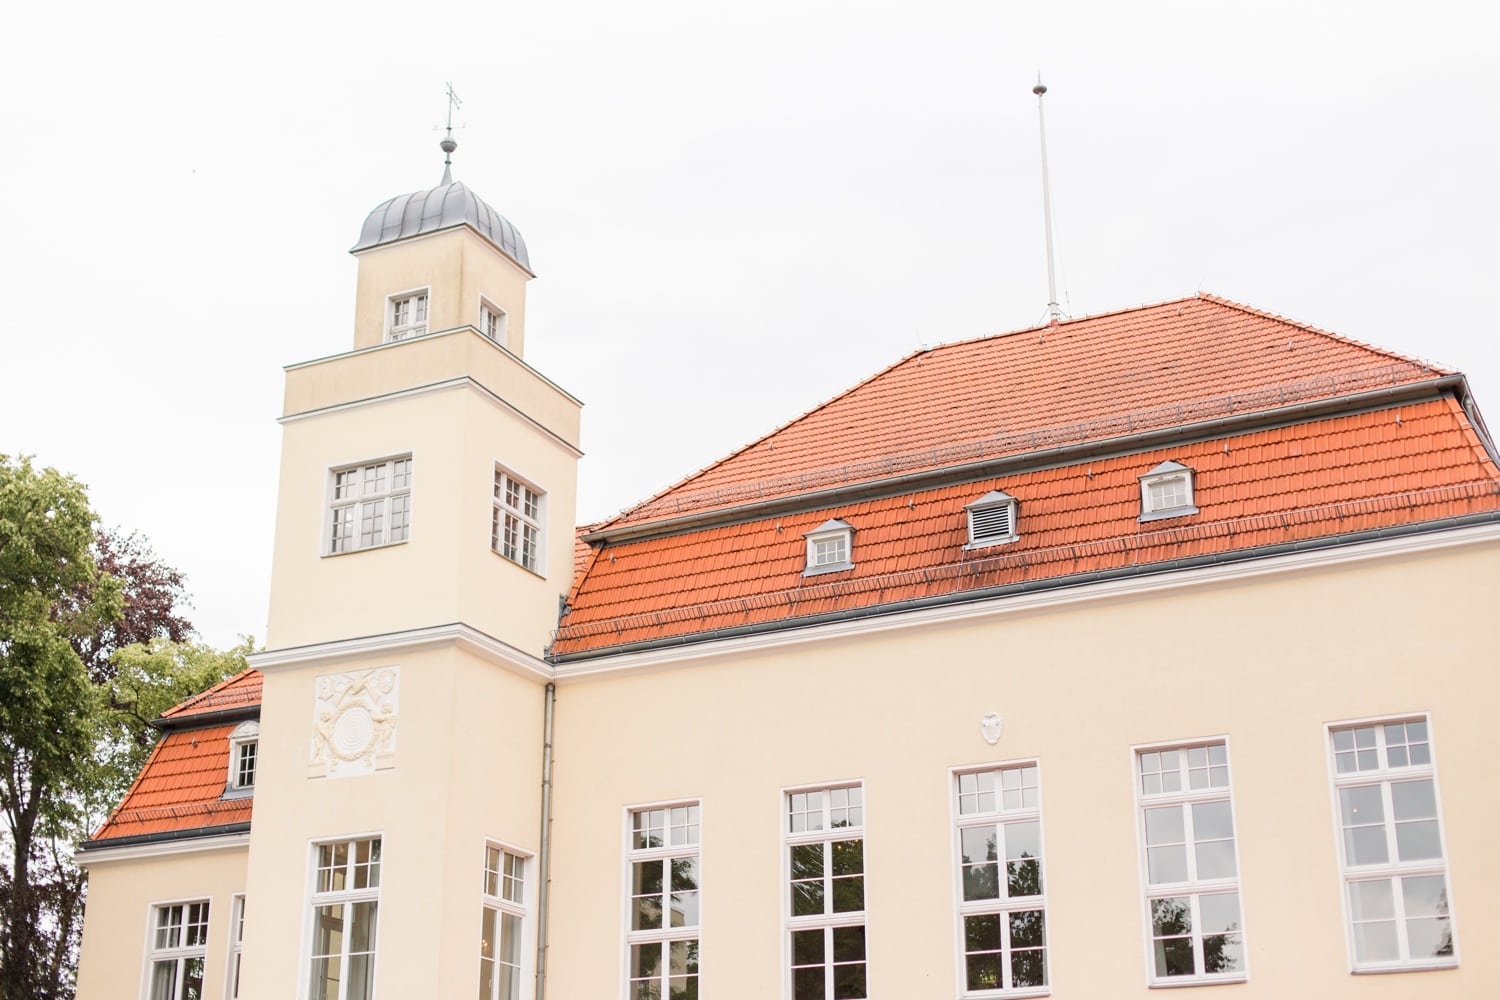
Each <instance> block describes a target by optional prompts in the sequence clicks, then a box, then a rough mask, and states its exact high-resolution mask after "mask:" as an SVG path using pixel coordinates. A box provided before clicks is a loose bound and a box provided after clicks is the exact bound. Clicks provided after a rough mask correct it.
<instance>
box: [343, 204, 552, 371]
mask: <svg viewBox="0 0 1500 1000" xmlns="http://www.w3.org/2000/svg"><path fill="white" fill-rule="evenodd" d="M357 256H358V257H359V276H358V278H357V280H356V285H355V293H354V295H355V298H354V346H355V347H357V348H358V347H372V346H374V345H376V344H379V343H381V342H382V341H384V340H385V324H386V302H387V300H388V299H389V298H390V297H391V296H392V295H396V294H399V293H402V292H409V291H416V290H419V289H422V288H428V289H429V292H428V300H427V308H428V315H427V328H428V329H429V330H433V331H437V330H447V329H450V328H451V327H456V326H465V325H468V326H475V327H477V326H479V300H480V296H484V297H485V298H488V299H489V300H490V301H491V302H493V303H494V304H495V305H497V306H499V307H500V308H501V309H503V310H505V311H506V313H507V314H508V315H509V321H508V329H507V343H506V344H505V346H506V347H507V348H509V349H510V351H511V352H512V353H514V354H516V355H517V356H520V355H522V354H524V348H525V343H526V282H527V281H529V280H530V278H531V275H529V274H527V273H526V272H525V271H524V270H522V269H521V267H520V266H519V265H517V264H516V263H515V262H514V261H512V260H511V259H510V258H509V257H507V256H505V254H503V253H501V252H500V251H499V250H497V249H495V248H494V247H493V246H491V245H490V243H489V242H488V241H486V240H484V239H483V238H482V237H480V236H478V235H477V234H476V233H474V232H473V231H472V230H470V229H469V228H468V227H467V226H459V227H456V228H453V229H445V230H442V231H441V232H436V233H429V234H427V235H425V236H418V237H415V238H413V239H409V240H404V241H402V242H400V243H392V244H387V245H385V246H380V247H376V248H374V249H373V250H364V251H361V252H360V253H359V254H358V255H357Z"/></svg>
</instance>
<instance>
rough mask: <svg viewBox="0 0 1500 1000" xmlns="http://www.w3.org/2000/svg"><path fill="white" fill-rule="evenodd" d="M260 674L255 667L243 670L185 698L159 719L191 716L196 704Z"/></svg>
mask: <svg viewBox="0 0 1500 1000" xmlns="http://www.w3.org/2000/svg"><path fill="white" fill-rule="evenodd" d="M259 672H260V671H258V670H256V669H255V668H254V667H246V668H245V669H244V670H241V671H240V672H239V673H237V674H235V675H233V676H232V677H226V678H224V679H223V680H222V681H220V682H219V683H217V684H215V685H214V686H213V687H211V688H205V689H204V690H202V691H199V692H198V693H197V694H195V695H193V696H192V697H189V698H185V699H184V700H182V701H180V702H178V703H177V704H175V705H173V706H172V707H171V708H169V709H167V710H166V711H165V712H163V713H161V715H160V716H159V718H162V719H176V718H179V717H181V716H184V715H191V714H192V712H191V711H190V710H191V708H192V706H193V705H194V704H195V703H197V702H201V701H203V700H204V699H206V698H208V697H209V696H210V695H213V694H217V693H218V692H220V691H222V690H224V689H225V688H227V687H229V686H230V685H231V684H234V683H236V682H238V681H241V680H243V679H244V678H245V677H246V675H248V674H252V673H259Z"/></svg>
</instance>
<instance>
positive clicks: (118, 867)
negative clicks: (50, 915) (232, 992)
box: [78, 844, 248, 1000]
mask: <svg viewBox="0 0 1500 1000" xmlns="http://www.w3.org/2000/svg"><path fill="white" fill-rule="evenodd" d="M247 855H248V851H247V849H246V848H245V846H244V845H243V844H241V845H239V846H238V847H234V848H230V849H224V850H209V851H194V852H191V853H181V854H171V855H167V856H163V857H156V858H141V859H133V860H119V861H100V862H95V863H91V864H89V865H88V874H89V896H88V904H87V907H86V908H85V910H84V923H83V949H82V953H81V954H80V956H79V963H78V1000H139V998H140V997H141V996H143V989H144V985H145V976H146V974H147V969H146V955H147V952H148V934H149V931H150V929H151V927H152V926H153V924H152V907H153V906H155V905H157V904H170V903H183V902H196V901H197V900H201V899H207V900H209V908H208V921H209V923H208V952H207V956H206V957H207V961H206V963H205V968H204V974H203V997H204V1000H219V998H221V997H223V996H224V992H225V987H226V985H227V983H228V975H229V965H228V961H229V944H230V939H229V918H230V914H231V911H232V909H233V907H232V905H231V901H232V898H233V896H234V894H235V893H237V892H244V891H245V863H246V857H247Z"/></svg>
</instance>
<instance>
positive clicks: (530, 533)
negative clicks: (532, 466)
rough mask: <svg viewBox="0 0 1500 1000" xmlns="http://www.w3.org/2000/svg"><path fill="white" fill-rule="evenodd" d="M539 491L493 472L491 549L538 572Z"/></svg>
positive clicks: (540, 530)
mask: <svg viewBox="0 0 1500 1000" xmlns="http://www.w3.org/2000/svg"><path fill="white" fill-rule="evenodd" d="M543 496H544V494H542V493H541V492H540V491H539V490H537V489H536V488H535V487H533V486H532V485H531V484H530V483H527V482H523V481H522V480H520V479H517V478H516V477H515V476H513V475H511V474H510V473H509V472H507V471H505V470H504V469H501V468H496V469H495V498H494V505H495V509H494V514H493V518H492V521H491V524H490V547H491V548H493V549H494V550H495V551H496V552H498V553H500V554H501V555H502V556H504V557H505V558H507V559H509V560H510V561H511V562H513V563H518V564H520V565H522V566H525V567H526V568H527V569H529V570H531V571H532V572H534V573H535V572H540V570H539V569H538V567H539V566H540V565H541V558H542V501H543Z"/></svg>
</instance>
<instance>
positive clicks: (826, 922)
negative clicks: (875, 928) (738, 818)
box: [780, 779, 871, 1000]
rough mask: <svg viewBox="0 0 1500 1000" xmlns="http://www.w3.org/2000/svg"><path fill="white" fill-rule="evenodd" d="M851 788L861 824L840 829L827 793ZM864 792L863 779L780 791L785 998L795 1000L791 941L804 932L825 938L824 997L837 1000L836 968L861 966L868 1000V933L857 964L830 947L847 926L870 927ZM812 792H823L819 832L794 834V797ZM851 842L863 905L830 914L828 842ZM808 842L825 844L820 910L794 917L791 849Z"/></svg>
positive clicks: (793, 956)
mask: <svg viewBox="0 0 1500 1000" xmlns="http://www.w3.org/2000/svg"><path fill="white" fill-rule="evenodd" d="M851 789H852V790H857V791H858V792H859V803H858V808H859V810H860V822H859V823H857V824H852V823H851V824H849V825H847V826H842V827H833V826H832V825H831V816H832V813H833V811H834V808H835V807H834V805H833V796H832V794H831V793H833V792H838V791H844V792H847V791H849V790H851ZM864 789H865V783H864V780H863V779H856V780H850V781H833V782H828V783H826V784H817V785H802V786H798V787H794V788H784V789H782V794H781V807H780V816H781V831H782V846H781V866H782V871H781V913H782V930H781V947H782V952H783V956H782V963H781V968H782V995H783V996H784V997H786V998H787V1000H796V993H795V991H794V990H795V982H794V981H795V975H794V969H793V966H794V963H795V962H796V955H795V950H794V946H793V943H792V936H793V935H794V934H797V933H799V932H805V931H821V932H822V934H823V984H824V987H823V988H824V996H825V997H827V998H828V1000H834V998H835V997H836V996H837V994H836V993H835V992H834V983H835V980H836V976H835V969H836V965H853V964H860V965H863V966H864V970H865V991H864V996H865V997H869V996H870V995H871V994H870V958H871V956H870V948H869V938H868V935H866V937H865V941H864V957H863V960H862V961H860V962H838V959H837V955H836V952H835V947H834V933H835V931H837V930H840V929H844V928H851V927H858V928H860V930H861V931H863V930H865V928H866V925H867V923H868V916H867V914H868V912H869V885H868V881H867V880H868V878H869V866H868V865H867V864H865V861H864V841H865V829H866V827H867V825H868V811H869V802H868V801H867V800H866V798H865V795H864ZM814 793H821V795H822V804H821V811H820V816H821V820H820V822H821V824H822V826H821V828H819V829H816V830H802V831H793V830H792V826H793V821H792V816H793V811H794V808H795V803H796V802H797V796H805V795H810V794H814ZM846 808H848V807H846ZM851 840H857V841H859V842H860V859H861V860H860V872H859V877H860V880H861V883H862V885H861V893H862V895H863V900H862V901H863V903H864V906H863V907H861V908H860V909H858V910H834V909H833V905H834V896H835V893H834V891H833V889H834V886H833V878H834V876H833V867H834V865H833V856H832V853H833V852H832V844H833V843H835V842H845V841H851ZM811 844H822V845H823V865H822V871H823V874H822V894H823V912H822V913H812V914H802V915H795V916H794V915H793V913H792V874H793V872H792V860H791V857H792V849H793V848H794V847H801V846H806V845H811Z"/></svg>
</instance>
